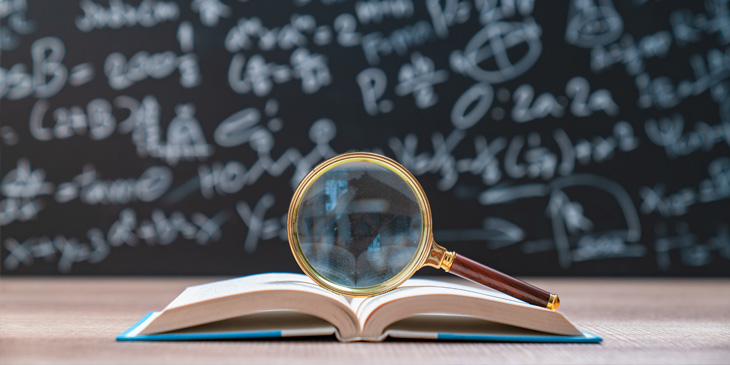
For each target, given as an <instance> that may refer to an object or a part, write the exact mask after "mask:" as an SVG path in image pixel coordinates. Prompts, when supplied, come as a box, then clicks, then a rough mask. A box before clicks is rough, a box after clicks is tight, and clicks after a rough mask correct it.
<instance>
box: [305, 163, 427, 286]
mask: <svg viewBox="0 0 730 365" xmlns="http://www.w3.org/2000/svg"><path fill="white" fill-rule="evenodd" d="M422 221H423V218H422V216H421V209H420V207H419V205H418V198H417V197H416V194H415V193H414V192H413V190H412V189H411V188H410V186H409V185H408V183H407V182H406V181H405V180H404V179H403V178H401V177H400V175H398V174H397V173H395V172H394V171H391V170H390V169H389V168H387V167H384V166H381V165H379V164H377V163H374V162H359V161H358V162H347V163H344V164H341V165H338V166H335V167H332V168H330V169H329V170H327V171H326V172H324V173H323V174H322V175H320V176H319V177H318V178H317V179H316V180H315V181H313V182H312V184H311V185H310V187H309V189H308V190H307V191H306V192H305V193H304V195H303V197H302V201H301V205H300V206H299V212H298V216H297V222H296V225H297V237H298V240H299V245H300V247H301V249H302V253H303V254H304V257H305V258H306V259H307V261H309V263H310V264H311V265H312V267H314V269H315V270H316V271H317V272H318V273H319V274H320V275H322V276H324V277H325V278H327V279H328V280H330V281H332V282H334V283H337V284H340V285H344V286H348V287H351V288H363V287H369V286H373V285H377V284H381V283H383V282H385V281H387V280H388V279H391V278H392V277H394V276H395V275H397V274H398V273H399V272H401V271H402V270H403V269H404V268H405V267H406V266H407V265H408V263H409V262H411V260H413V258H414V257H415V256H416V253H417V250H418V244H419V242H420V239H421V226H422Z"/></svg>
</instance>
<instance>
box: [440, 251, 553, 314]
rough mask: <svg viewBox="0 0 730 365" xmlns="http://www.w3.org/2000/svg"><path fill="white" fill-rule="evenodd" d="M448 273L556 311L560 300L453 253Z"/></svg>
mask: <svg viewBox="0 0 730 365" xmlns="http://www.w3.org/2000/svg"><path fill="white" fill-rule="evenodd" d="M448 272H450V273H452V274H455V275H458V276H461V277H462V278H464V279H469V280H471V281H474V282H476V283H479V284H483V285H486V286H488V287H490V288H493V289H496V290H499V291H501V292H502V293H505V294H507V295H511V296H513V297H515V298H517V299H520V300H523V301H525V302H527V303H530V304H534V305H537V306H540V307H544V308H548V309H557V308H558V305H560V300H558V296H557V295H556V294H550V293H549V292H546V291H544V290H542V289H540V288H538V287H536V286H534V285H531V284H528V283H526V282H524V281H522V280H519V279H515V278H513V277H511V276H509V275H507V274H504V273H501V272H499V271H497V270H494V269H492V268H490V267H488V266H485V265H482V264H480V263H478V262H476V261H474V260H471V259H468V258H466V257H464V256H461V255H459V254H458V253H454V261H453V263H452V264H451V268H449V270H448Z"/></svg>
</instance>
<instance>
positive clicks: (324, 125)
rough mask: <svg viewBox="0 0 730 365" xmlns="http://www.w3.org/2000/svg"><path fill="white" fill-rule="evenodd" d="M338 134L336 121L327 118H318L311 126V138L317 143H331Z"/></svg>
mask: <svg viewBox="0 0 730 365" xmlns="http://www.w3.org/2000/svg"><path fill="white" fill-rule="evenodd" d="M336 134H337V127H336V126H335V123H334V122H332V121H331V120H329V119H326V118H323V119H319V120H317V121H316V122H314V124H312V127H310V128H309V139H311V140H312V142H314V143H317V144H324V143H329V141H331V140H332V139H334V138H335V135H336Z"/></svg>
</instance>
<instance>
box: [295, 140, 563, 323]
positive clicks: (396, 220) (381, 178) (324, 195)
mask: <svg viewBox="0 0 730 365" xmlns="http://www.w3.org/2000/svg"><path fill="white" fill-rule="evenodd" d="M287 233H288V236H289V245H290V246H291V250H292V252H293V253H294V257H295V258H296V260H297V263H298V264H299V266H300V267H301V268H302V270H303V271H304V273H306V274H307V275H308V276H309V277H310V278H312V280H314V281H315V282H316V283H318V284H319V285H321V286H323V287H324V288H327V289H329V290H331V291H333V292H335V293H338V294H342V295H347V296H356V297H362V296H372V295H377V294H381V293H384V292H387V291H389V290H392V289H395V288H396V287H398V285H400V284H402V283H403V282H404V281H406V280H407V279H408V278H410V277H411V276H412V275H413V274H414V273H415V272H416V271H417V270H418V269H420V268H422V267H424V266H431V267H435V268H437V269H444V270H445V271H447V272H450V273H453V274H456V275H458V276H461V277H463V278H466V279H469V280H472V281H474V282H476V283H479V284H483V285H486V286H489V287H491V288H493V289H496V290H499V291H501V292H503V293H505V294H508V295H511V296H513V297H515V298H518V299H521V300H523V301H525V302H527V303H530V304H534V305H537V306H541V307H545V308H548V309H557V308H558V305H559V304H560V301H559V299H558V296H557V295H556V294H551V293H549V292H547V291H545V290H542V289H540V288H537V287H535V286H533V285H531V284H528V283H526V282H524V281H521V280H518V279H515V278H513V277H511V276H509V275H506V274H504V273H501V272H499V271H497V270H494V269H492V268H490V267H488V266H485V265H482V264H480V263H478V262H476V261H473V260H471V259H468V258H466V257H464V256H461V255H459V254H457V253H455V252H452V251H447V250H446V249H445V248H443V247H441V246H440V245H438V244H437V243H436V242H435V241H434V240H433V233H432V231H431V207H430V206H429V204H428V200H427V199H426V193H425V192H424V191H423V188H422V187H421V185H420V184H419V183H418V181H417V180H416V178H415V177H414V176H413V175H412V174H411V173H410V172H409V171H408V170H407V169H406V168H405V167H403V166H402V165H400V164H399V163H397V162H396V161H393V160H391V159H389V158H387V157H385V156H381V155H378V154H374V153H367V152H351V153H345V154H342V155H338V156H335V157H333V158H331V159H329V160H327V161H325V162H323V163H321V164H320V165H318V166H317V167H315V168H314V170H312V171H311V172H310V173H309V174H308V175H307V176H306V177H305V178H304V179H303V180H302V182H301V183H300V184H299V187H298V188H297V190H296V192H295V193H294V197H293V198H292V201H291V205H290V207H289V215H288V217H287Z"/></svg>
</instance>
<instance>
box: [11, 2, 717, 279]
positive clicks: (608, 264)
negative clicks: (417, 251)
mask: <svg viewBox="0 0 730 365" xmlns="http://www.w3.org/2000/svg"><path fill="white" fill-rule="evenodd" d="M728 8H729V3H728V1H727V0H708V1H705V2H692V3H680V4H675V3H672V4H668V3H666V2H663V1H639V0H626V1H619V0H571V1H569V2H566V3H563V4H548V3H542V2H536V1H534V0H426V1H424V2H416V1H412V0H357V1H352V2H345V1H341V0H292V1H287V2H276V3H270V2H265V1H258V0H248V1H234V0H193V1H191V2H178V1H169V0H168V1H165V0H80V1H77V2H64V1H55V2H48V3H45V4H39V3H33V2H28V1H26V0H0V52H2V57H1V58H0V119H1V121H2V123H0V146H1V147H0V148H1V149H0V227H2V231H1V232H0V271H1V272H2V273H3V274H54V273H63V274H75V273H103V274H124V273H131V272H132V270H130V269H129V265H134V263H133V262H132V261H130V257H128V255H129V254H128V252H136V253H137V255H145V257H148V258H149V261H145V262H160V263H163V262H172V261H171V260H166V259H168V258H170V257H175V258H176V259H175V260H174V261H175V262H178V263H179V262H185V263H187V267H192V266H195V267H201V268H208V270H209V271H210V272H209V273H215V274H226V275H228V274H247V273H254V272H261V271H273V270H281V271H289V270H296V265H295V263H294V261H293V260H291V257H290V256H291V255H290V253H289V249H288V248H287V247H286V241H287V233H286V220H287V209H288V203H289V198H290V197H291V194H292V193H293V191H294V189H296V187H297V185H298V183H299V182H300V180H301V179H302V178H303V177H304V176H305V175H306V174H307V173H308V172H309V171H310V170H311V169H312V168H314V167H315V166H316V165H317V164H318V163H320V162H322V161H324V160H325V159H327V158H330V157H332V156H335V155H337V154H338V153H343V152H347V151H351V150H365V151H372V152H377V153H382V154H385V155H388V156H391V157H393V158H395V159H396V160H398V161H399V162H400V163H401V164H403V165H404V166H405V167H406V168H407V169H409V170H410V171H411V172H412V173H413V174H414V175H415V176H416V177H417V178H419V180H420V181H421V183H422V184H423V185H424V189H425V190H426V191H427V194H428V197H429V201H430V202H431V206H432V210H433V211H434V212H459V214H450V215H443V216H442V215H439V216H438V218H439V219H438V220H434V222H435V223H434V236H435V239H436V240H438V241H443V242H447V243H449V246H450V247H452V246H454V247H456V248H457V249H464V250H467V251H468V252H469V253H470V256H474V257H475V258H476V259H480V258H486V257H499V261H500V262H504V263H505V264H502V265H504V266H503V267H500V268H501V269H506V268H508V267H512V266H511V265H508V263H510V262H519V261H520V260H523V259H527V260H532V261H531V262H536V263H537V264H536V265H535V266H534V268H522V270H524V271H523V272H519V270H520V269H519V268H518V269H517V271H518V272H515V274H536V275H539V274H553V275H554V274H602V275H605V274H609V275H610V274H621V275H624V274H633V275H648V274H688V275H728V274H730V271H728V267H730V266H729V265H728V261H730V239H729V238H728V235H729V233H728V227H729V226H730V221H729V220H728V218H727V217H726V216H727V214H725V213H724V212H726V211H727V210H728V209H730V9H728ZM435 214H439V213H435ZM201 249H205V250H208V251H206V252H211V253H215V255H213V254H211V255H210V257H207V256H206V257H205V258H204V257H202V256H201V255H200V254H199V252H201V251H200V250H201ZM214 257H218V258H219V259H220V263H218V262H212V261H205V260H214ZM234 262H235V263H234ZM145 265H149V264H145ZM160 265H163V266H161V267H142V268H135V270H134V271H133V272H135V273H139V272H142V273H144V272H147V273H169V274H174V273H178V274H184V273H186V271H185V270H186V268H185V266H186V265H182V266H164V265H168V264H160ZM498 266H499V265H498ZM210 268H212V269H210ZM203 271H205V269H200V270H196V271H195V272H203Z"/></svg>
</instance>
